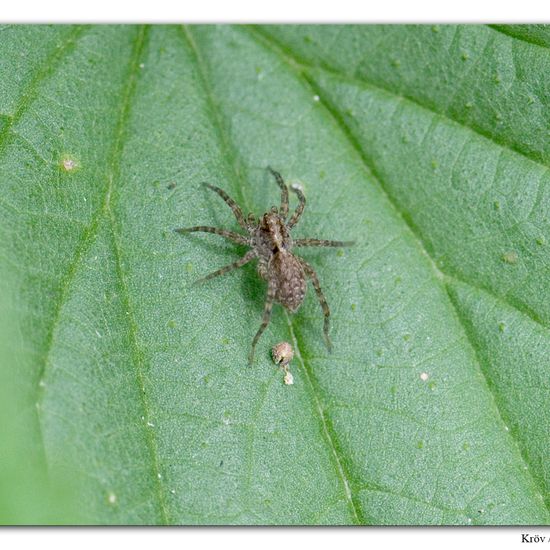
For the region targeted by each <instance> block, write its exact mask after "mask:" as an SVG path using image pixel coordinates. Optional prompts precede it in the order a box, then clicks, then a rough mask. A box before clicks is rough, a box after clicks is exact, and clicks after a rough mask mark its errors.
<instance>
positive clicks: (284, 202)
mask: <svg viewBox="0 0 550 550" xmlns="http://www.w3.org/2000/svg"><path fill="white" fill-rule="evenodd" d="M267 169H268V170H269V171H270V172H271V173H272V174H273V177H274V178H275V181H276V182H277V185H278V186H279V187H280V188H281V212H280V214H281V216H282V217H283V219H285V220H286V218H287V216H288V187H287V186H286V185H285V182H284V181H283V178H282V177H281V174H279V172H276V171H275V170H273V168H271V166H268V167H267Z"/></svg>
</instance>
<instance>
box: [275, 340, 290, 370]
mask: <svg viewBox="0 0 550 550" xmlns="http://www.w3.org/2000/svg"><path fill="white" fill-rule="evenodd" d="M271 353H272V354H273V361H275V363H277V364H278V365H281V367H284V366H285V365H288V364H289V363H290V362H291V361H292V358H293V357H294V350H293V349H292V346H291V345H290V344H289V343H288V342H279V343H278V344H276V345H275V346H273V348H272V350H271Z"/></svg>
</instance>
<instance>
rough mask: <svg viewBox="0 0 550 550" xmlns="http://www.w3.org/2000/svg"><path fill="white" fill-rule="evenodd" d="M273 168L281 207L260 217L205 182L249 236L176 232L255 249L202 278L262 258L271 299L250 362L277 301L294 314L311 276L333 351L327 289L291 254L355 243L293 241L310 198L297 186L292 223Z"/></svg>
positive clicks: (260, 270)
mask: <svg viewBox="0 0 550 550" xmlns="http://www.w3.org/2000/svg"><path fill="white" fill-rule="evenodd" d="M269 171H270V172H271V173H272V174H273V176H274V177H275V181H276V182H277V184H278V185H279V187H280V188H281V207H280V208H277V207H276V206H272V207H271V210H270V211H269V212H266V213H265V214H264V215H263V216H262V217H261V218H260V219H259V220H258V219H256V218H255V217H254V215H253V214H249V215H248V218H246V220H245V218H244V216H243V213H242V210H241V209H240V208H239V206H238V205H237V203H236V202H235V201H234V200H233V199H232V198H231V197H229V195H227V193H226V192H225V191H223V190H222V189H220V188H219V187H216V186H215V185H211V184H209V183H205V185H206V186H207V187H208V188H209V189H212V190H213V191H215V192H216V193H218V195H220V196H221V198H222V199H223V200H224V201H225V202H226V203H227V205H228V206H229V207H230V208H231V210H233V213H234V214H235V217H236V218H237V222H238V223H239V225H240V226H241V227H242V228H243V229H244V230H246V232H247V233H248V235H241V234H239V233H234V232H233V231H227V230H225V229H218V228H217V227H206V226H203V225H201V226H196V227H187V228H180V229H176V230H175V231H177V232H178V233H191V232H192V231H203V232H206V233H215V234H216V235H221V236H222V237H225V238H227V239H229V240H231V241H233V242H235V243H238V244H244V245H247V246H250V247H251V250H249V251H248V252H247V253H246V254H245V255H244V256H243V257H242V258H240V259H239V260H237V261H236V262H233V263H232V264H230V265H227V266H225V267H222V268H221V269H218V270H217V271H214V272H213V273H210V275H207V276H206V277H204V278H203V279H201V281H205V280H208V279H212V278H213V277H217V276H218V275H223V274H224V273H227V272H228V271H231V270H233V269H236V268H238V267H241V266H243V265H245V264H246V263H248V262H250V261H251V260H253V259H256V258H257V259H258V273H259V275H260V277H262V279H265V280H266V281H267V298H266V301H265V306H264V315H263V319H262V324H261V326H260V328H259V329H258V332H257V333H256V336H254V339H253V340H252V348H251V350H250V355H249V363H250V364H252V362H253V360H254V350H255V349H256V344H257V343H258V340H259V339H260V336H261V335H262V333H263V331H264V330H265V329H266V327H267V325H268V324H269V320H270V318H271V309H272V307H273V302H274V301H275V302H279V303H280V304H282V305H283V306H284V307H285V308H286V309H288V310H289V311H290V312H292V313H294V312H295V311H296V310H297V309H298V308H299V307H300V305H301V304H302V302H303V301H304V297H305V295H306V290H307V279H311V282H312V283H313V287H314V288H315V292H316V293H317V298H318V299H319V303H320V304H321V308H322V309H323V314H324V317H325V322H324V326H323V334H324V336H325V342H326V345H327V348H328V349H329V351H330V349H331V343H330V338H329V334H328V332H329V317H330V309H329V307H328V304H327V301H326V300H325V296H324V294H323V291H322V290H321V286H320V284H319V279H318V278H317V274H316V273H315V271H314V270H313V268H312V267H311V266H310V265H309V264H308V263H307V262H306V261H304V260H303V259H302V258H299V257H298V256H295V255H294V254H293V253H292V248H293V247H300V246H351V245H352V244H353V243H352V242H342V241H326V240H320V239H296V240H293V239H292V237H291V235H290V230H291V229H292V227H294V226H295V225H296V223H297V222H298V220H299V219H300V216H301V215H302V212H303V211H304V207H305V205H306V199H305V197H304V194H303V193H302V191H301V189H300V188H299V187H298V186H292V190H293V191H294V192H295V193H296V195H298V199H299V201H300V202H299V204H298V206H297V207H296V210H295V211H294V213H293V214H292V216H291V218H290V220H288V221H287V218H288V188H287V186H286V185H285V183H284V181H283V178H282V177H281V175H280V174H279V173H278V172H275V170H272V169H271V168H269Z"/></svg>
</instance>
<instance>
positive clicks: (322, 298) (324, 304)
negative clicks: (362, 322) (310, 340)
mask: <svg viewBox="0 0 550 550" xmlns="http://www.w3.org/2000/svg"><path fill="white" fill-rule="evenodd" d="M298 261H299V262H300V264H302V267H303V268H304V271H305V272H306V275H307V276H308V277H309V278H310V279H311V282H312V283H313V288H314V289H315V292H316V294H317V299H318V300H319V304H321V309H322V310H323V315H324V317H325V319H324V322H323V335H324V337H325V344H326V346H327V349H328V351H329V352H331V351H332V342H331V341H330V336H329V334H328V332H329V328H330V308H329V307H328V303H327V300H326V298H325V295H324V294H323V291H322V290H321V284H320V283H319V278H318V277H317V273H315V270H314V269H313V268H312V267H311V266H310V265H309V264H308V263H307V262H306V261H305V260H302V258H298Z"/></svg>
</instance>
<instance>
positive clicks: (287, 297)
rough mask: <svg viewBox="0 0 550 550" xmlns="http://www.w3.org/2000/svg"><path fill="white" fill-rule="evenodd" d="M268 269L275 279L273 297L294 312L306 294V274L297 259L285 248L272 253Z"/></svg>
mask: <svg viewBox="0 0 550 550" xmlns="http://www.w3.org/2000/svg"><path fill="white" fill-rule="evenodd" d="M269 269H270V271H271V273H272V274H273V277H274V279H275V281H276V294H275V299H276V300H277V301H278V302H279V303H280V304H281V305H283V306H284V307H285V308H286V309H288V310H289V311H290V312H292V313H294V312H295V311H296V310H297V309H298V308H299V307H300V305H301V303H302V302H303V301H304V297H305V295H306V290H307V285H306V275H305V273H304V269H303V267H302V265H301V264H300V262H299V261H298V259H297V258H296V257H295V256H294V255H293V254H291V253H290V252H288V251H286V250H280V251H278V252H276V253H275V254H273V256H272V257H271V259H270V261H269Z"/></svg>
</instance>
